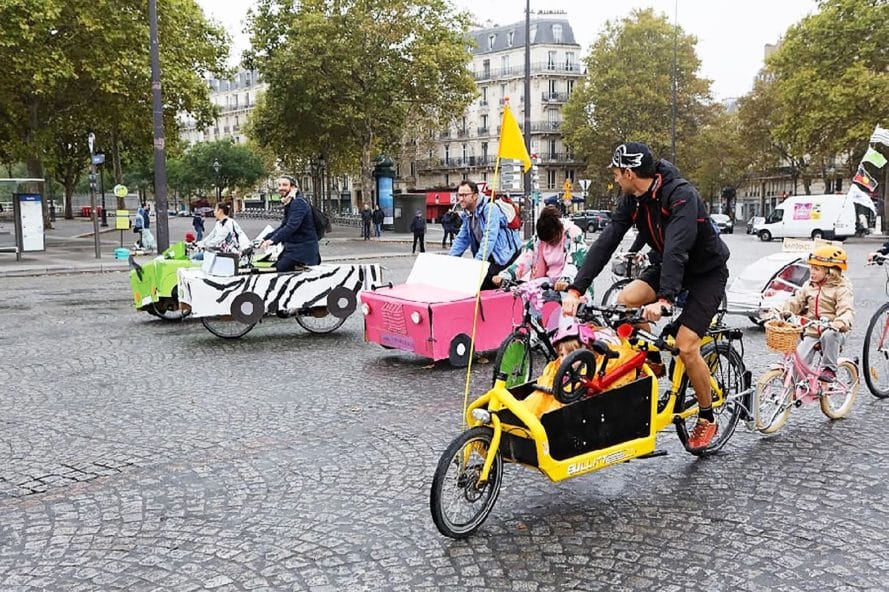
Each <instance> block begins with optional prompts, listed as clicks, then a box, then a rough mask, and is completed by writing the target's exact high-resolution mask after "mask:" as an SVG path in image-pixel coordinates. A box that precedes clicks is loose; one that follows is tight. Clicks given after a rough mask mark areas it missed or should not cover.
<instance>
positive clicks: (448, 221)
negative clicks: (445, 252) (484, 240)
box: [441, 210, 460, 249]
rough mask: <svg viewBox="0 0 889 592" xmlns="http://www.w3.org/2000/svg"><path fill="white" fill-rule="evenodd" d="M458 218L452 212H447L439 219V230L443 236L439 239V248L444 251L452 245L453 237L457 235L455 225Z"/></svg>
mask: <svg viewBox="0 0 889 592" xmlns="http://www.w3.org/2000/svg"><path fill="white" fill-rule="evenodd" d="M459 219H460V217H459V216H458V215H457V213H456V212H455V211H454V210H448V211H447V212H445V213H444V216H442V217H441V228H442V230H443V231H444V234H443V235H442V237H441V248H442V249H444V248H446V247H449V246H451V245H453V244H454V235H455V234H456V233H457V223H458V220H459Z"/></svg>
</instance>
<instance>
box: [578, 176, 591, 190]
mask: <svg viewBox="0 0 889 592" xmlns="http://www.w3.org/2000/svg"><path fill="white" fill-rule="evenodd" d="M580 188H581V189H582V190H583V192H584V193H586V190H587V189H589V188H590V180H589V179H581V180H580Z"/></svg>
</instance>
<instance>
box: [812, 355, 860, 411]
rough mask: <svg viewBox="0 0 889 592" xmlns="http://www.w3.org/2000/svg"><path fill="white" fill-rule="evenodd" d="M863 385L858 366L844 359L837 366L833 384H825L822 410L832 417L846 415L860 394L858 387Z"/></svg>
mask: <svg viewBox="0 0 889 592" xmlns="http://www.w3.org/2000/svg"><path fill="white" fill-rule="evenodd" d="M860 386H861V378H860V377H859V376H858V366H856V365H855V363H854V362H852V361H851V360H844V361H842V362H840V364H839V366H837V377H836V380H835V381H834V382H833V383H831V384H825V385H824V386H823V388H822V391H821V399H819V401H818V402H819V403H820V404H821V411H822V412H823V413H824V415H826V416H827V417H829V418H831V419H839V418H841V417H845V416H846V415H847V414H848V413H849V411H851V410H852V405H854V404H855V397H857V396H858V388H859V387H860Z"/></svg>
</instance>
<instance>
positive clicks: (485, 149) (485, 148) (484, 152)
mask: <svg viewBox="0 0 889 592" xmlns="http://www.w3.org/2000/svg"><path fill="white" fill-rule="evenodd" d="M482 158H483V159H484V160H485V161H487V160H488V143H487V142H482Z"/></svg>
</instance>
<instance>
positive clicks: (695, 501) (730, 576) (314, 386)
mask: <svg viewBox="0 0 889 592" xmlns="http://www.w3.org/2000/svg"><path fill="white" fill-rule="evenodd" d="M728 240H729V241H730V244H731V245H732V248H733V252H734V253H735V259H734V260H733V262H732V268H733V270H734V271H737V270H739V269H740V268H741V266H742V265H743V264H744V263H748V262H750V261H752V260H754V259H755V258H756V257H758V256H761V255H762V254H765V253H767V252H769V251H773V250H776V249H777V248H779V247H778V246H777V245H775V244H771V245H766V244H762V243H759V242H758V241H756V240H754V239H752V238H749V237H744V236H734V237H729V239H728ZM872 247H873V245H871V244H868V245H865V244H864V243H861V244H855V243H852V244H850V245H849V250H850V253H851V254H852V256H853V258H857V259H858V260H859V261H860V259H861V258H862V257H863V256H864V253H866V251H867V250H868V249H870V248H872ZM409 262H410V260H409V259H394V260H391V261H388V262H386V265H387V267H388V270H387V272H386V273H387V277H388V278H389V279H392V280H394V281H396V282H398V281H401V280H402V279H403V278H404V277H405V276H406V274H407V271H408V265H409ZM882 273H883V272H882V271H880V270H874V268H865V267H863V266H862V265H861V264H860V263H856V264H854V265H853V267H852V270H851V274H852V277H853V279H854V281H855V284H856V287H857V295H856V296H857V304H858V315H859V320H858V326H857V327H856V331H855V334H854V336H853V338H852V339H851V340H850V343H849V345H848V347H847V352H848V353H850V354H857V353H858V352H860V348H861V342H862V337H863V333H864V327H865V326H866V321H867V319H868V317H869V315H870V314H871V313H872V312H873V310H875V308H876V306H877V304H878V303H881V302H882V301H884V299H885V296H884V293H883V276H882ZM877 274H879V275H877ZM606 275H608V274H607V273H606V274H603V278H602V280H603V282H602V285H604V281H605V280H606V279H608V278H605V277H604V276H606ZM739 323H740V321H739ZM745 326H746V325H745ZM0 327H2V329H0V359H2V365H0V384H3V385H4V388H3V389H0V408H2V409H3V413H2V415H0V425H2V431H0V460H2V463H0V589H2V590H4V591H12V590H128V591H142V590H199V589H210V590H313V591H314V590H317V591H323V590H405V591H407V590H455V589H460V590H489V589H496V590H519V591H526V590H527V591H548V590H553V591H554V590H655V589H656V590H710V591H716V590H742V591H750V592H753V591H758V590H776V589H782V590H828V589H830V590H885V589H886V581H887V574H889V560H887V559H886V556H885V553H884V552H883V551H884V549H885V541H886V527H887V524H889V510H887V508H889V496H887V493H886V487H885V483H886V481H887V476H889V475H887V472H889V460H887V452H889V450H887V449H889V443H887V442H889V440H887V438H886V436H885V434H886V426H887V425H889V404H887V402H884V401H878V400H876V399H874V398H873V397H871V395H870V394H869V393H868V392H867V391H866V388H865V389H863V391H862V392H861V393H860V395H859V399H858V401H857V402H856V405H855V408H854V410H853V412H852V414H851V417H849V418H848V419H847V420H843V421H837V422H833V423H831V422H829V421H828V420H826V419H825V418H824V417H823V416H822V415H821V413H820V411H818V409H817V407H806V408H803V409H797V410H794V412H793V414H792V416H791V419H790V422H789V423H788V425H787V426H785V428H784V429H783V430H782V431H781V432H780V433H779V434H777V435H776V436H774V437H771V438H763V437H760V436H758V435H753V434H749V433H747V432H746V431H744V429H743V427H739V429H738V433H737V434H736V436H735V438H734V439H733V440H732V441H731V442H730V443H729V445H728V446H727V447H726V450H725V452H724V453H722V454H720V455H718V456H716V457H714V458H706V459H699V460H696V459H694V458H692V457H691V456H689V455H687V454H685V453H684V452H683V451H682V450H681V449H680V447H679V445H678V442H677V440H676V438H675V436H673V435H672V434H671V433H665V434H663V435H662V436H661V439H660V443H661V447H663V448H664V449H666V450H667V451H668V453H669V454H668V456H666V457H663V458H657V459H651V460H643V461H637V462H632V463H628V464H625V465H621V466H618V467H615V468H610V469H607V470H605V471H602V472H598V473H594V474H591V475H587V476H584V477H580V478H577V479H573V480H569V481H565V482H562V483H559V484H553V483H550V482H549V481H547V480H546V478H545V477H543V476H541V475H540V474H536V473H535V472H533V471H529V470H527V469H525V468H522V467H507V469H506V471H505V475H504V479H503V491H502V493H501V496H500V499H499V501H498V502H497V505H496V506H495V508H494V511H493V513H492V514H491V516H490V517H489V519H488V521H487V522H486V523H485V524H484V526H483V527H482V528H481V530H480V531H479V532H478V533H477V535H476V536H474V537H472V538H471V539H469V540H468V541H463V542H456V541H452V540H449V539H445V538H443V537H441V536H440V535H439V534H438V532H437V531H436V529H435V527H434V525H433V524H432V521H431V519H430V515H429V501H428V500H429V485H430V482H431V480H432V474H433V471H434V469H435V465H436V462H437V460H438V457H439V455H440V454H441V452H442V450H443V449H444V448H445V446H446V445H447V443H448V442H449V441H450V440H451V439H452V438H453V437H454V436H455V435H456V434H457V433H458V432H459V430H460V409H461V407H462V403H463V378H464V373H463V372H462V371H459V370H452V369H450V368H449V367H447V366H446V365H443V364H437V365H435V366H434V367H428V362H427V361H425V360H421V359H417V358H413V357H411V356H408V355H404V354H399V353H395V352H392V351H389V350H383V349H381V348H378V347H377V346H374V345H369V344H365V343H363V342H362V326H361V320H360V318H359V316H357V315H356V316H353V317H352V318H350V319H349V320H348V321H347V322H346V324H345V325H344V326H343V327H342V328H341V329H339V330H338V331H337V332H336V333H334V334H332V335H328V336H314V335H308V334H306V333H305V332H303V331H302V330H301V329H299V328H298V327H297V326H296V323H295V322H294V321H292V320H281V319H271V320H268V321H267V322H265V323H263V324H262V325H260V326H259V327H258V328H256V329H255V330H254V331H253V332H251V333H250V334H249V335H247V336H246V337H245V338H243V339H241V340H239V341H235V342H224V341H221V340H218V339H216V338H214V337H212V336H211V335H210V334H209V333H208V332H207V331H206V330H204V328H203V327H202V326H201V325H200V323H197V322H183V323H178V324H164V323H161V322H159V321H157V320H153V319H152V318H151V317H149V316H148V315H145V314H143V313H136V312H134V311H133V310H132V309H131V308H130V307H129V290H128V285H127V280H126V277H125V275H124V274H104V275H79V276H70V277H39V278H8V279H6V280H4V281H3V282H2V283H0ZM745 341H746V346H747V347H746V351H745V360H746V361H747V363H748V364H749V365H750V366H751V367H752V369H753V370H754V373H755V374H757V373H759V372H761V371H762V369H763V368H765V366H766V365H767V364H768V363H769V362H770V361H772V360H774V355H773V354H769V353H768V352H766V351H765V349H764V347H763V337H762V331H761V330H758V329H754V328H750V329H749V330H746V331H745ZM489 373H490V366H489V365H484V364H478V365H476V366H475V371H474V375H473V385H474V386H473V392H474V393H479V392H481V391H482V390H483V388H484V384H485V382H486V381H487V380H488V379H489V376H490V374H489Z"/></svg>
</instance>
